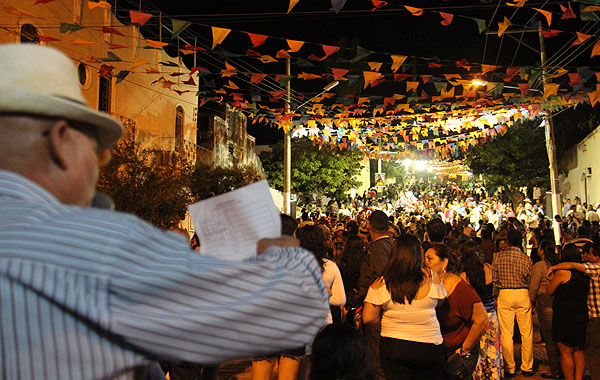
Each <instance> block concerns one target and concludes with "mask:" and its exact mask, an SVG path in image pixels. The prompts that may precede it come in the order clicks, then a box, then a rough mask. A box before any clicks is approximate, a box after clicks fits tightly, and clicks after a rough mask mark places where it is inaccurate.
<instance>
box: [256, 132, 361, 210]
mask: <svg viewBox="0 0 600 380" xmlns="http://www.w3.org/2000/svg"><path fill="white" fill-rule="evenodd" d="M260 159H261V161H262V163H263V167H264V169H265V173H266V174H267V179H268V180H269V184H270V185H271V186H272V187H275V188H276V189H278V190H281V191H283V143H277V144H275V145H274V146H273V149H272V150H271V151H270V152H267V151H265V152H262V153H261V154H260ZM361 159H362V155H361V153H360V152H358V151H349V150H338V149H336V148H329V147H325V146H324V147H322V148H321V149H319V147H317V146H314V145H313V143H312V141H310V140H308V139H297V140H293V142H292V191H295V192H296V193H298V194H299V195H300V196H304V197H309V196H311V195H312V194H316V195H327V196H336V197H338V198H342V197H343V196H344V193H345V192H346V191H348V190H350V189H352V188H355V187H358V186H360V184H361V183H360V182H359V181H358V180H357V179H356V178H355V177H356V176H357V175H358V174H359V173H360V170H361V166H360V162H361Z"/></svg>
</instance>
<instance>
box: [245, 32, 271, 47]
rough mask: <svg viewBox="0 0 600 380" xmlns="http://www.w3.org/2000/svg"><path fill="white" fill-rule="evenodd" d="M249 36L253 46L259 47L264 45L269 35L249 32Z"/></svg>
mask: <svg viewBox="0 0 600 380" xmlns="http://www.w3.org/2000/svg"><path fill="white" fill-rule="evenodd" d="M248 37H250V41H252V47H258V46H260V45H262V44H263V43H264V42H265V41H266V40H267V38H268V37H269V36H265V35H263V34H254V33H248Z"/></svg>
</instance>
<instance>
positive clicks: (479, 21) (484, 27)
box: [473, 18, 487, 34]
mask: <svg viewBox="0 0 600 380" xmlns="http://www.w3.org/2000/svg"><path fill="white" fill-rule="evenodd" d="M473 21H475V22H476V23H477V29H478V30H479V34H481V33H483V32H485V31H486V30H487V24H486V23H485V20H483V19H480V18H474V19H473Z"/></svg>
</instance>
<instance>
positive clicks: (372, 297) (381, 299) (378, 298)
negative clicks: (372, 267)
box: [365, 284, 392, 306]
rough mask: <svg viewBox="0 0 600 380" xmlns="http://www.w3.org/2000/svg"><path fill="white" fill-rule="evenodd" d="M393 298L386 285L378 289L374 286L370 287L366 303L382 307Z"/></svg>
mask: <svg viewBox="0 0 600 380" xmlns="http://www.w3.org/2000/svg"><path fill="white" fill-rule="evenodd" d="M391 299H392V296H391V295H390V292H388V290H387V288H386V287H385V284H384V285H383V286H381V287H379V288H377V289H375V288H373V287H372V286H371V287H369V291H368V292H367V296H366V297H365V302H368V303H372V304H373V305H377V306H381V305H383V304H384V303H386V302H388V301H391Z"/></svg>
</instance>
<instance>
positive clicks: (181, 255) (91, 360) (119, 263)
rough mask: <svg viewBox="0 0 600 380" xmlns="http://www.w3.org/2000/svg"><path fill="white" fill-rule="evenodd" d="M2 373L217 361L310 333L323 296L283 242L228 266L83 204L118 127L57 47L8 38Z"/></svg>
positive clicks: (1, 152)
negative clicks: (90, 101) (92, 101)
mask: <svg viewBox="0 0 600 380" xmlns="http://www.w3.org/2000/svg"><path fill="white" fill-rule="evenodd" d="M0 94H1V95H0V146H1V148H0V210H1V212H0V351H1V356H0V357H1V359H0V378H2V379H11V380H16V379H61V380H66V379H105V378H119V379H121V378H124V379H134V378H137V376H138V375H140V373H141V372H142V371H143V368H145V366H146V365H147V363H149V362H150V361H152V360H154V359H164V360H170V361H185V362H192V363H205V364H212V363H220V362H224V361H228V360H232V359H236V358H241V357H250V356H253V355H262V356H265V355H268V354H273V353H276V352H281V351H283V350H285V349H289V348H293V347H298V346H301V345H303V344H305V343H308V342H310V341H311V340H312V338H313V337H314V335H315V334H316V332H317V331H318V329H319V328H320V327H321V325H322V324H323V321H324V320H325V315H326V312H327V307H328V304H327V299H328V295H327V292H326V291H325V290H324V289H323V285H322V282H321V277H322V274H321V268H320V266H319V264H318V263H317V262H316V260H315V259H314V258H313V257H312V255H311V254H310V253H309V252H307V251H305V250H303V249H300V248H298V247H294V246H293V245H295V244H296V241H295V240H294V239H292V238H289V239H283V238H279V239H270V240H263V241H261V242H259V244H258V247H257V252H258V253H259V255H258V256H257V257H255V258H253V259H250V260H247V261H244V262H229V261H224V260H220V259H217V258H210V257H207V256H201V255H198V254H195V253H194V252H193V251H191V250H190V248H189V246H188V242H187V241H186V239H185V238H183V237H181V236H179V235H178V234H175V233H171V232H164V231H161V230H158V229H156V228H154V227H153V226H151V225H150V224H148V223H145V222H143V221H141V220H140V219H138V218H137V217H135V216H133V215H129V214H124V213H119V212H115V211H110V210H101V209H93V208H90V207H88V205H89V204H90V201H91V199H92V197H93V195H94V192H95V187H96V182H97V179H98V171H99V168H100V167H101V166H102V165H105V164H106V163H107V162H108V161H109V160H110V157H111V154H110V147H111V146H112V145H113V144H114V143H115V142H116V141H117V140H118V139H119V138H120V136H121V134H122V132H123V127H122V125H121V123H119V122H118V121H116V120H114V119H113V118H111V117H110V115H108V114H105V113H101V112H98V111H95V110H93V109H91V108H90V107H89V106H88V105H87V104H86V102H85V99H84V98H83V96H82V94H81V91H80V88H79V84H78V81H77V74H76V70H75V66H74V65H73V62H72V61H71V59H70V58H68V57H67V56H65V55H64V54H62V53H60V52H59V51H58V50H55V49H51V48H48V47H43V46H39V45H31V44H23V45H13V44H7V45H0Z"/></svg>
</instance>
